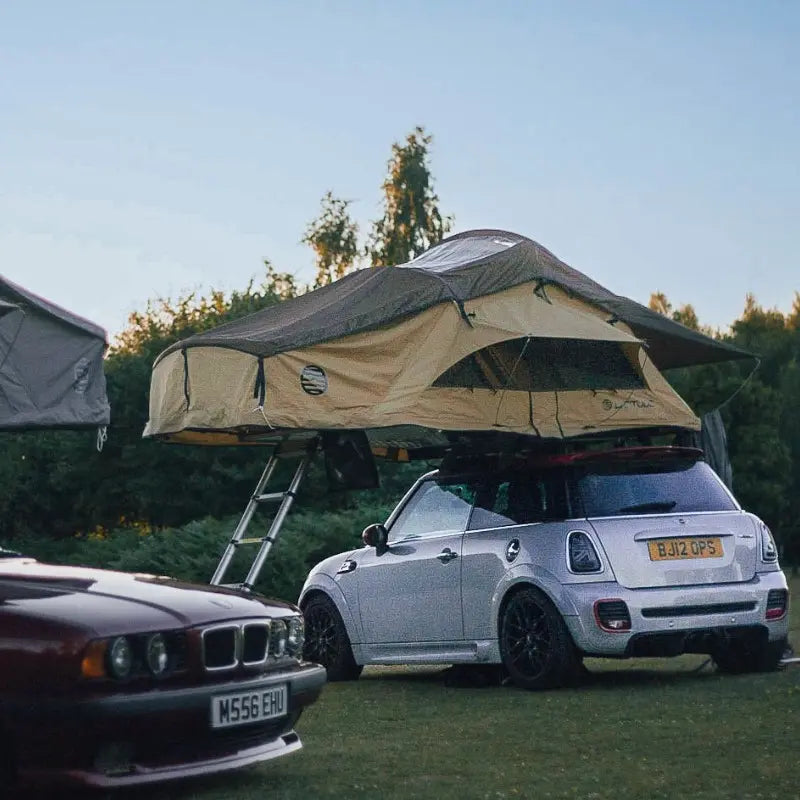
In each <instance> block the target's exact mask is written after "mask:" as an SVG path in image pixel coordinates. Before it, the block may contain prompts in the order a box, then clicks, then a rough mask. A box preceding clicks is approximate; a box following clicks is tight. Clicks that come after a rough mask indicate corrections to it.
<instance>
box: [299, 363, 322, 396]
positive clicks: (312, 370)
mask: <svg viewBox="0 0 800 800" xmlns="http://www.w3.org/2000/svg"><path fill="white" fill-rule="evenodd" d="M300 386H302V387H303V391H304V392H305V393H306V394H311V395H314V396H317V395H320V394H325V392H327V391H328V376H327V375H326V374H325V370H324V369H322V367H318V366H316V365H315V364H309V365H308V366H307V367H303V371H302V372H301V373H300Z"/></svg>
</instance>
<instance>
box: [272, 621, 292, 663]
mask: <svg viewBox="0 0 800 800" xmlns="http://www.w3.org/2000/svg"><path fill="white" fill-rule="evenodd" d="M287 640H288V629H287V627H286V623H285V622H284V621H283V620H282V619H274V620H272V624H271V625H270V628H269V654H270V655H271V656H273V657H274V658H280V657H281V656H283V655H286V644H287Z"/></svg>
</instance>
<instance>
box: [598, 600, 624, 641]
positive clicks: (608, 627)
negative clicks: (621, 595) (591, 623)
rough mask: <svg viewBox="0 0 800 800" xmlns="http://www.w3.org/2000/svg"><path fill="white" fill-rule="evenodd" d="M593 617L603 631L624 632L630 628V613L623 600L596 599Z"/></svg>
mask: <svg viewBox="0 0 800 800" xmlns="http://www.w3.org/2000/svg"><path fill="white" fill-rule="evenodd" d="M594 618H595V620H596V622H597V625H598V626H599V627H600V628H602V629H603V630H604V631H610V632H612V633H624V632H625V631H629V630H630V629H631V615H630V612H629V611H628V606H627V605H625V601H624V600H598V601H597V602H596V603H595V604H594Z"/></svg>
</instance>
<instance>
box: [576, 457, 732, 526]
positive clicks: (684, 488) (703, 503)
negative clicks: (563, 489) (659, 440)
mask: <svg viewBox="0 0 800 800" xmlns="http://www.w3.org/2000/svg"><path fill="white" fill-rule="evenodd" d="M574 484H575V492H576V495H577V497H578V498H579V499H580V501H581V502H582V503H583V510H584V514H585V515H586V516H587V517H613V516H618V515H620V514H666V513H676V514H684V513H692V512H698V511H733V510H736V504H735V503H734V501H733V500H732V499H731V497H730V495H729V494H728V492H727V491H726V490H725V488H724V487H723V485H722V483H721V482H720V480H719V478H717V476H716V475H715V474H714V472H713V470H712V469H711V468H710V467H709V466H708V464H706V463H704V462H702V461H695V462H691V461H684V462H676V461H674V460H669V461H668V462H666V463H644V464H642V463H638V464H625V465H619V464H614V465H608V466H606V467H602V466H601V467H599V468H595V467H592V469H591V471H590V472H586V473H583V474H579V475H578V476H576V478H575V481H574Z"/></svg>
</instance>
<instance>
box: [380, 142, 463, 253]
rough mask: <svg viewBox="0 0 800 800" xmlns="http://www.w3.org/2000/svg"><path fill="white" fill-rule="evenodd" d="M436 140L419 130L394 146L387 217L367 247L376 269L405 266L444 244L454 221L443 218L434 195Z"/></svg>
mask: <svg viewBox="0 0 800 800" xmlns="http://www.w3.org/2000/svg"><path fill="white" fill-rule="evenodd" d="M432 141H433V137H432V136H431V135H430V134H426V133H425V131H424V129H423V128H421V127H416V128H415V129H414V130H413V131H412V132H411V133H410V134H408V136H407V137H406V140H405V143H400V142H395V143H394V144H393V145H392V157H391V158H390V159H389V163H388V167H389V174H388V175H387V176H386V180H384V182H383V193H384V198H383V217H381V219H379V220H378V221H377V222H374V223H373V225H372V233H371V235H370V241H369V244H368V245H367V254H368V255H369V257H370V259H371V262H372V266H373V267H383V266H387V265H391V264H403V263H405V262H406V261H409V260H411V259H412V258H414V257H415V256H418V255H419V254H420V253H422V252H423V251H424V250H427V249H428V248H429V247H431V246H433V245H434V244H437V243H438V242H440V241H441V240H442V237H443V236H444V234H445V233H447V231H449V230H450V226H451V224H452V217H443V216H442V214H441V212H440V211H439V205H438V204H439V198H438V196H437V195H436V193H435V192H434V191H433V178H432V177H431V172H430V167H429V163H428V162H429V150H430V146H431V143H432Z"/></svg>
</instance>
